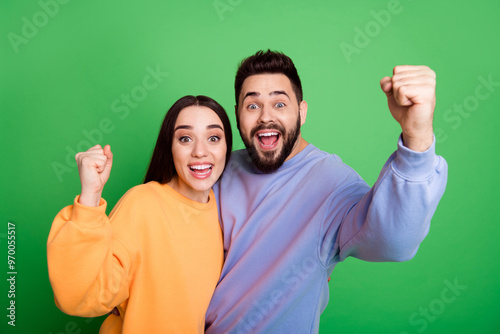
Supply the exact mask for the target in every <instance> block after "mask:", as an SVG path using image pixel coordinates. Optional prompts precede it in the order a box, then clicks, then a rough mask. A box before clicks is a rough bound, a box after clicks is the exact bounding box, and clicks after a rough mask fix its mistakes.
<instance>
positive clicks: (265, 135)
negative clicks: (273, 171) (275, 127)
mask: <svg viewBox="0 0 500 334" xmlns="http://www.w3.org/2000/svg"><path fill="white" fill-rule="evenodd" d="M280 136H281V135H280V133H279V132H274V131H273V132H261V133H257V139H258V140H259V144H260V146H261V147H262V148H263V149H273V148H275V147H276V146H277V144H278V141H279V139H280Z"/></svg>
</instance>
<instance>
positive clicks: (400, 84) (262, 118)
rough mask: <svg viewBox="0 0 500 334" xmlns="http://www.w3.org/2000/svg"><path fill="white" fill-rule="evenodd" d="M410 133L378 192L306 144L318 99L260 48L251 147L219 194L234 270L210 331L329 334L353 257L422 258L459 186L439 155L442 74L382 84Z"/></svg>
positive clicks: (250, 88) (217, 300) (244, 85)
mask: <svg viewBox="0 0 500 334" xmlns="http://www.w3.org/2000/svg"><path fill="white" fill-rule="evenodd" d="M380 83H381V88H382V90H383V91H384V92H385V94H386V95H387V100H388V105H389V109H390V111H391V114H392V116H393V117H394V118H395V119H396V120H397V121H398V122H399V124H400V125H401V128H402V135H401V138H400V139H399V142H398V149H397V151H396V152H394V153H393V154H392V155H391V156H390V158H389V160H388V161H387V163H386V164H385V166H384V167H383V169H382V172H381V174H380V177H379V179H378V181H377V182H376V184H375V185H374V186H373V188H371V189H370V187H369V186H368V185H367V184H366V183H365V182H364V181H363V180H362V179H361V178H360V177H359V176H358V175H357V174H356V173H355V172H354V171H353V170H352V169H351V168H349V167H348V166H346V165H345V164H343V163H342V162H341V160H340V158H339V157H337V156H335V155H332V154H328V153H326V152H322V151H320V150H319V149H317V148H316V147H314V146H313V145H312V144H308V143H307V142H306V141H305V140H304V139H303V138H302V136H301V133H300V126H301V125H303V124H304V122H305V120H306V116H307V103H306V102H305V101H304V100H303V99H302V87H301V83H300V79H299V76H298V74H297V70H296V69H295V66H294V65H293V62H292V60H291V59H290V58H288V57H287V56H285V55H283V54H281V53H277V52H271V51H269V50H268V51H267V52H262V51H259V52H257V53H256V54H255V55H253V56H251V57H249V58H247V59H245V60H244V61H243V62H242V63H241V65H240V67H239V69H238V72H237V74H236V80H235V95H236V96H235V97H236V118H237V121H238V129H239V131H240V135H241V138H242V139H243V142H244V143H245V146H246V148H247V149H246V150H241V151H237V152H234V153H233V156H232V158H231V161H230V163H229V165H228V166H227V168H226V171H225V173H224V174H223V176H222V178H221V180H220V182H219V183H218V184H217V185H216V187H215V189H214V190H215V192H216V196H217V201H218V205H219V212H220V218H221V224H222V228H223V232H224V249H225V264H224V267H223V269H222V273H221V277H220V281H219V284H218V286H217V288H216V290H215V293H214V296H213V298H212V301H211V304H210V307H209V309H208V312H207V318H206V321H207V323H206V328H207V330H206V333H207V334H213V333H317V332H318V330H319V317H320V315H321V313H322V312H323V310H324V309H325V307H326V305H327V303H328V297H329V296H328V283H327V282H328V277H329V276H330V274H331V273H332V270H333V268H334V267H335V265H336V264H337V263H338V262H340V261H342V260H344V259H345V258H346V257H348V256H354V257H356V258H359V259H363V260H366V261H405V260H409V259H411V258H412V257H413V256H414V255H415V253H416V251H417V249H418V247H419V244H420V243H421V242H422V240H423V239H424V238H425V236H426V234H427V232H428V230H429V224H430V219H431V217H432V215H433V213H434V211H435V209H436V206H437V204H438V202H439V199H440V198H441V196H442V194H443V192H444V189H445V185H446V178H447V166H446V162H445V161H444V159H442V158H441V157H438V156H436V155H435V153H434V140H433V138H434V136H433V130H432V117H433V112H434V106H435V74H434V72H433V71H432V70H430V69H429V68H427V67H421V66H398V67H396V68H394V75H393V77H392V78H390V77H385V78H383V79H382V80H381V82H380Z"/></svg>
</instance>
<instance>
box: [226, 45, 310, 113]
mask: <svg viewBox="0 0 500 334" xmlns="http://www.w3.org/2000/svg"><path fill="white" fill-rule="evenodd" d="M274 73H281V74H284V75H286V76H287V78H288V79H289V80H290V82H291V84H292V89H293V91H294V93H295V96H296V97H297V103H300V102H302V84H301V83H300V78H299V74H298V73H297V69H296V68H295V65H294V64H293V61H292V59H290V57H288V56H287V55H285V54H284V53H282V52H277V51H271V50H269V49H268V50H267V51H263V50H260V51H257V52H256V53H255V54H254V55H252V56H250V57H248V58H245V59H243V60H242V61H241V63H240V66H239V67H238V71H237V72H236V78H235V80H234V93H235V97H236V106H238V98H239V96H240V93H241V87H242V86H243V82H244V81H245V79H246V78H248V77H249V76H252V75H256V74H274Z"/></svg>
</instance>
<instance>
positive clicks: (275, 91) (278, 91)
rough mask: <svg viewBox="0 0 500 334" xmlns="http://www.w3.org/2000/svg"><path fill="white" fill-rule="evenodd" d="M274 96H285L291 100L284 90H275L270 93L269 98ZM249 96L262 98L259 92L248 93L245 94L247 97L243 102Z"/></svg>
mask: <svg viewBox="0 0 500 334" xmlns="http://www.w3.org/2000/svg"><path fill="white" fill-rule="evenodd" d="M273 95H285V96H286V97H288V99H290V96H288V94H287V93H286V92H285V91H284V90H273V91H272V92H271V93H269V96H273ZM248 96H260V93H258V92H248V93H246V94H245V96H244V97H243V100H242V101H245V99H246V98H247V97H248Z"/></svg>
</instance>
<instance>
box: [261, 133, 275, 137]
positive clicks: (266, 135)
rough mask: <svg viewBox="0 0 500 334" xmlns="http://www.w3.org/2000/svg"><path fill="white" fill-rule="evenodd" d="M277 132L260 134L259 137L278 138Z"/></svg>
mask: <svg viewBox="0 0 500 334" xmlns="http://www.w3.org/2000/svg"><path fill="white" fill-rule="evenodd" d="M277 135H278V133H277V132H265V133H259V137H270V136H277Z"/></svg>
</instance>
